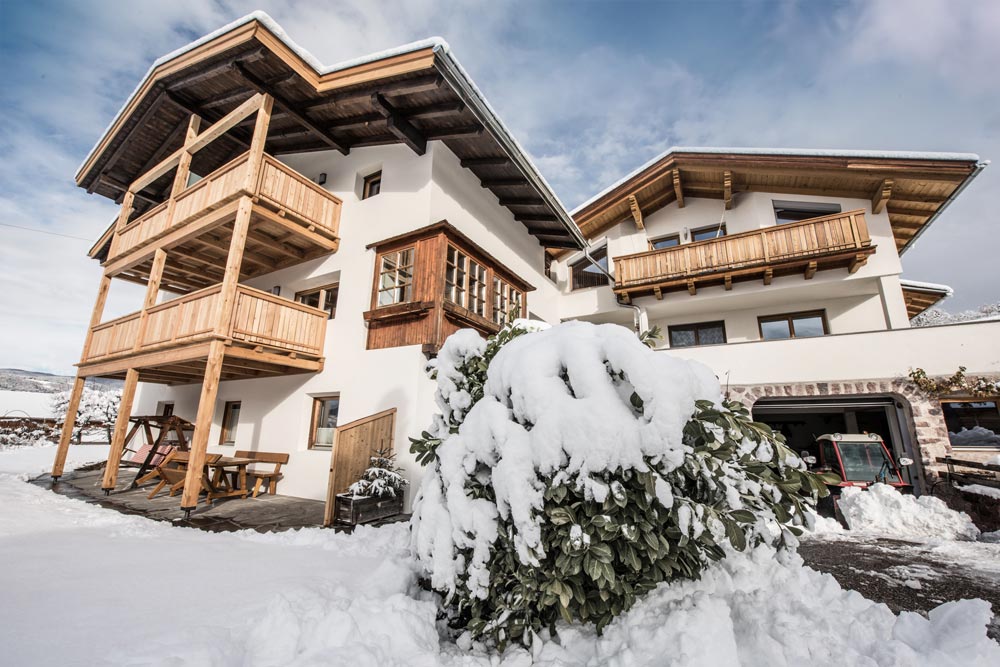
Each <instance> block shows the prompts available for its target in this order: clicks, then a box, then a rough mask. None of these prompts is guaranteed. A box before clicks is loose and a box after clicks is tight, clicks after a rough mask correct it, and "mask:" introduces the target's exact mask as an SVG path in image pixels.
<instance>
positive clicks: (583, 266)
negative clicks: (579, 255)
mask: <svg viewBox="0 0 1000 667" xmlns="http://www.w3.org/2000/svg"><path fill="white" fill-rule="evenodd" d="M590 256H591V257H592V258H593V259H594V261H596V262H597V263H598V264H599V265H600V266H602V267H604V269H605V270H607V268H608V248H607V246H605V247H603V248H601V249H600V250H595V251H594V252H592V253H590ZM570 268H571V269H572V271H573V289H583V288H585V287H599V286H601V285H607V284H608V283H609V281H608V277H607V276H606V275H604V273H602V272H601V270H600V269H598V268H597V267H596V266H594V264H593V263H592V262H591V261H590V260H589V259H587V258H586V257H584V258H583V259H580V260H578V261H576V262H574V263H573V265H572V266H571V267H570Z"/></svg>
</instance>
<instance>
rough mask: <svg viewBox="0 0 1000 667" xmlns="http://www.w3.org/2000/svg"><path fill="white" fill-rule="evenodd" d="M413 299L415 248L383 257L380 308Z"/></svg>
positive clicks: (379, 290)
mask: <svg viewBox="0 0 1000 667" xmlns="http://www.w3.org/2000/svg"><path fill="white" fill-rule="evenodd" d="M412 298H413V248H407V249H405V250H398V251H396V252H388V253H386V254H384V255H382V261H381V262H380V263H379V275H378V299H377V301H376V304H377V306H378V307H381V306H391V305H392V304H394V303H405V302H407V301H409V300H410V299H412Z"/></svg>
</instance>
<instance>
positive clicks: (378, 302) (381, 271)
mask: <svg viewBox="0 0 1000 667" xmlns="http://www.w3.org/2000/svg"><path fill="white" fill-rule="evenodd" d="M406 252H409V253H410V263H409V264H403V263H402V261H401V258H402V256H403V253H406ZM392 255H395V262H396V266H395V267H394V268H392V269H390V270H388V271H387V270H385V268H384V263H385V260H386V258H387V257H390V256H392ZM416 264H417V248H416V246H415V245H411V246H406V247H405V248H400V249H399V250H387V251H385V252H382V253H380V254H379V255H378V259H377V263H376V267H377V268H378V272H377V274H376V276H375V308H387V307H389V306H395V305H397V304H400V303H409V302H411V301H413V290H414V287H413V282H414V274H413V270H414V268H415V267H416ZM401 269H409V270H410V282H409V283H407V284H405V285H401V284H400V282H399V273H400V270H401ZM390 273H391V274H393V275H394V276H395V278H394V284H393V286H392V287H388V288H384V287H382V276H384V275H387V274H390ZM401 287H409V294H408V295H407V294H406V290H404V296H405V297H406V298H403V299H398V300H397V299H395V298H394V299H393V300H392V301H391V302H390V303H382V298H381V297H382V293H383V292H388V293H393V294H396V293H398V291H399V289H400V288H401Z"/></svg>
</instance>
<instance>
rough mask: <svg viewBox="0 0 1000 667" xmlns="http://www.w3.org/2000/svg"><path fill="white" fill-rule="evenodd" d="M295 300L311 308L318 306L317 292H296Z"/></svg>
mask: <svg viewBox="0 0 1000 667" xmlns="http://www.w3.org/2000/svg"><path fill="white" fill-rule="evenodd" d="M295 300H296V301H298V302H299V303H303V304H305V305H307V306H312V307H313V308H319V292H306V293H303V294H297V295H296V296H295Z"/></svg>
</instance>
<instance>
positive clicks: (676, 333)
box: [670, 328, 695, 347]
mask: <svg viewBox="0 0 1000 667" xmlns="http://www.w3.org/2000/svg"><path fill="white" fill-rule="evenodd" d="M694 344H695V333H694V329H693V328H686V329H676V328H671V329H670V347H691V346H692V345H694Z"/></svg>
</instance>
